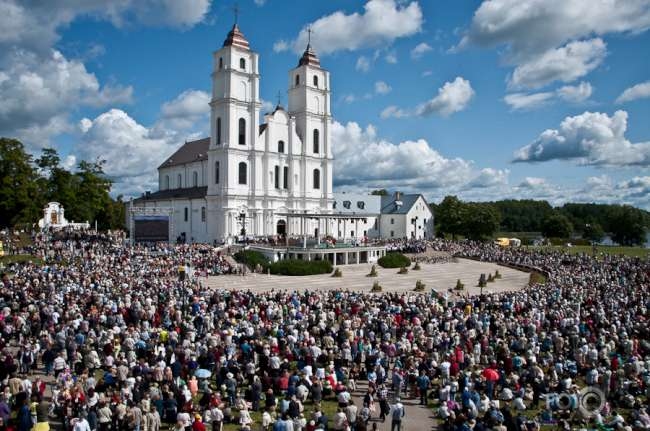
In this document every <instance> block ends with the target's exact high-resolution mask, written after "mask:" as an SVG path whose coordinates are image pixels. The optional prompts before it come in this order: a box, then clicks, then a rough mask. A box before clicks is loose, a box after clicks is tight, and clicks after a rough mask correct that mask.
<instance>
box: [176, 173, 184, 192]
mask: <svg viewBox="0 0 650 431" xmlns="http://www.w3.org/2000/svg"><path fill="white" fill-rule="evenodd" d="M176 188H178V189H182V188H183V175H181V174H178V184H177V187H176Z"/></svg>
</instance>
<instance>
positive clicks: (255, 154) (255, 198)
mask: <svg viewBox="0 0 650 431" xmlns="http://www.w3.org/2000/svg"><path fill="white" fill-rule="evenodd" d="M213 64H214V66H213V70H212V75H211V76H212V100H211V102H210V108H211V116H210V117H211V121H210V124H211V133H210V138H205V139H200V140H197V141H192V142H186V143H185V144H184V145H183V146H182V147H181V148H180V149H179V150H178V151H176V153H174V154H173V155H172V156H171V157H169V158H168V159H167V160H166V161H165V162H164V163H163V164H162V165H160V167H159V168H158V176H159V191H158V192H155V193H151V194H147V195H145V196H143V197H142V198H139V199H136V200H135V201H133V206H134V207H136V209H138V208H140V209H141V208H143V207H146V208H148V209H153V208H161V209H162V208H165V209H168V212H167V213H169V214H170V216H171V220H170V223H171V224H172V229H171V230H172V232H173V234H174V235H176V236H181V237H182V238H183V239H185V240H186V241H194V242H210V243H212V242H225V241H227V240H229V239H232V238H233V237H236V236H239V235H240V234H241V232H242V228H244V229H245V232H246V234H247V235H250V236H267V235H276V234H285V233H287V234H290V235H292V234H306V233H310V234H312V235H313V234H325V233H329V232H332V231H331V229H333V227H334V224H335V223H334V221H332V220H327V221H323V220H315V219H314V220H309V219H305V220H302V221H301V220H300V219H292V218H290V217H287V216H286V214H289V213H298V212H300V213H303V214H304V213H305V212H306V213H310V214H327V213H329V212H331V208H332V202H333V197H332V162H333V157H332V144H331V136H330V135H331V121H332V118H331V114H330V77H329V72H327V71H326V70H325V69H323V68H321V66H320V61H319V59H318V57H317V56H316V54H315V53H314V52H313V51H312V49H311V47H310V46H309V45H308V46H307V49H306V50H305V52H304V54H303V55H302V57H301V58H300V60H299V62H298V66H297V67H296V68H294V69H292V70H290V71H289V74H288V80H289V91H288V93H289V97H288V109H287V110H285V109H284V108H282V107H281V106H277V107H276V108H275V110H274V111H273V112H272V113H268V114H265V115H264V122H263V124H262V125H260V107H261V102H260V98H259V88H260V75H259V57H258V54H257V53H255V52H254V51H252V50H251V49H250V46H249V43H248V41H247V40H246V39H245V38H244V35H243V34H242V33H241V32H240V30H239V28H238V27H237V25H235V26H234V27H233V28H232V30H231V31H230V32H229V33H228V36H227V38H226V40H225V41H224V43H223V47H222V48H221V49H219V50H218V51H216V52H214V54H213Z"/></svg>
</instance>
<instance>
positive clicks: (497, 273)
mask: <svg viewBox="0 0 650 431" xmlns="http://www.w3.org/2000/svg"><path fill="white" fill-rule="evenodd" d="M494 278H495V279H497V280H498V279H499V278H501V274H500V273H499V270H498V269H497V270H496V271H495V272H494Z"/></svg>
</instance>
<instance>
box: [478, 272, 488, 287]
mask: <svg viewBox="0 0 650 431" xmlns="http://www.w3.org/2000/svg"><path fill="white" fill-rule="evenodd" d="M485 286H487V280H486V279H485V274H481V276H480V277H479V278H478V287H485Z"/></svg>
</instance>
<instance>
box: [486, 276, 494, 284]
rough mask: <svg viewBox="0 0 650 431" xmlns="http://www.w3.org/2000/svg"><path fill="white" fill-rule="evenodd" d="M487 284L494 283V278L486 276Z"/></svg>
mask: <svg viewBox="0 0 650 431" xmlns="http://www.w3.org/2000/svg"><path fill="white" fill-rule="evenodd" d="M487 282H488V283H493V282H494V276H493V275H492V274H488V278H487Z"/></svg>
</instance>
